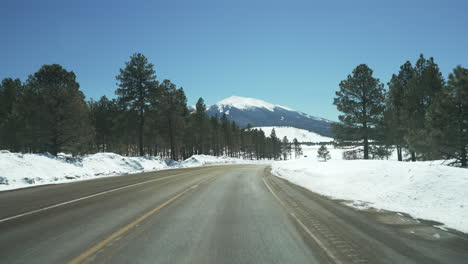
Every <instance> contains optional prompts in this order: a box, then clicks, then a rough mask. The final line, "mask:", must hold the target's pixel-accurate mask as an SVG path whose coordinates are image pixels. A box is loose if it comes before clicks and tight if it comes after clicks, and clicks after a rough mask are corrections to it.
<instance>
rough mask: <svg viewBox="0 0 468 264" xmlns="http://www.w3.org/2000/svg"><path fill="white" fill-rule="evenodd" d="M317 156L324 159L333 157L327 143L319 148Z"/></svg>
mask: <svg viewBox="0 0 468 264" xmlns="http://www.w3.org/2000/svg"><path fill="white" fill-rule="evenodd" d="M317 158H319V159H322V160H323V161H327V160H329V159H331V155H330V151H329V150H328V149H327V147H326V146H325V145H321V146H320V148H319V149H318V150H317Z"/></svg>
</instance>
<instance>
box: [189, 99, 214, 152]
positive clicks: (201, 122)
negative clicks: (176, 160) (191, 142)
mask: <svg viewBox="0 0 468 264" xmlns="http://www.w3.org/2000/svg"><path fill="white" fill-rule="evenodd" d="M193 117H194V123H195V124H194V126H195V127H194V130H195V131H194V132H195V141H196V153H197V154H209V153H210V132H211V131H210V122H209V118H208V115H207V114H206V105H205V102H204V100H203V98H201V97H200V98H199V99H198V101H197V104H196V106H195V112H194V114H193Z"/></svg>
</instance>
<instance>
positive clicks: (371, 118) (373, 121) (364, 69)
mask: <svg viewBox="0 0 468 264" xmlns="http://www.w3.org/2000/svg"><path fill="white" fill-rule="evenodd" d="M372 73H373V71H372V70H371V69H370V68H369V67H368V66H367V65H365V64H361V65H359V66H357V67H356V68H355V69H354V70H353V73H352V75H348V78H347V79H346V80H343V81H341V82H340V90H339V91H338V92H336V97H335V99H334V102H333V104H335V105H336V106H337V109H338V110H339V111H340V112H342V113H343V114H342V115H340V116H338V118H339V120H340V121H341V122H340V123H337V124H334V125H333V127H332V129H333V132H334V134H335V140H336V142H337V143H338V145H341V146H347V145H363V147H364V159H369V142H370V140H372V139H375V138H376V137H377V134H378V133H377V132H378V131H377V129H376V126H377V125H378V124H379V123H380V122H381V120H382V118H383V117H382V115H383V110H384V90H383V84H381V83H380V81H379V79H377V78H374V77H372Z"/></svg>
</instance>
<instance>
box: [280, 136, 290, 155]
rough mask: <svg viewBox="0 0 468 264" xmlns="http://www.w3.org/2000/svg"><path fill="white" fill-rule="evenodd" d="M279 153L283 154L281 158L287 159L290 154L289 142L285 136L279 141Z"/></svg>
mask: <svg viewBox="0 0 468 264" xmlns="http://www.w3.org/2000/svg"><path fill="white" fill-rule="evenodd" d="M281 153H282V154H283V160H287V159H288V157H290V156H291V144H290V143H289V140H288V138H287V137H286V136H284V137H283V140H282V142H281Z"/></svg>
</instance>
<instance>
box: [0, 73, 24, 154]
mask: <svg viewBox="0 0 468 264" xmlns="http://www.w3.org/2000/svg"><path fill="white" fill-rule="evenodd" d="M22 86H23V84H22V83H21V81H20V80H19V79H15V80H13V79H11V78H6V79H4V80H3V81H2V82H1V83H0V148H3V149H12V150H19V149H18V148H19V140H20V139H19V138H18V135H17V132H18V131H17V128H18V126H19V124H18V118H17V117H15V115H14V109H15V105H16V104H17V101H18V97H19V96H20V95H21V89H22Z"/></svg>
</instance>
